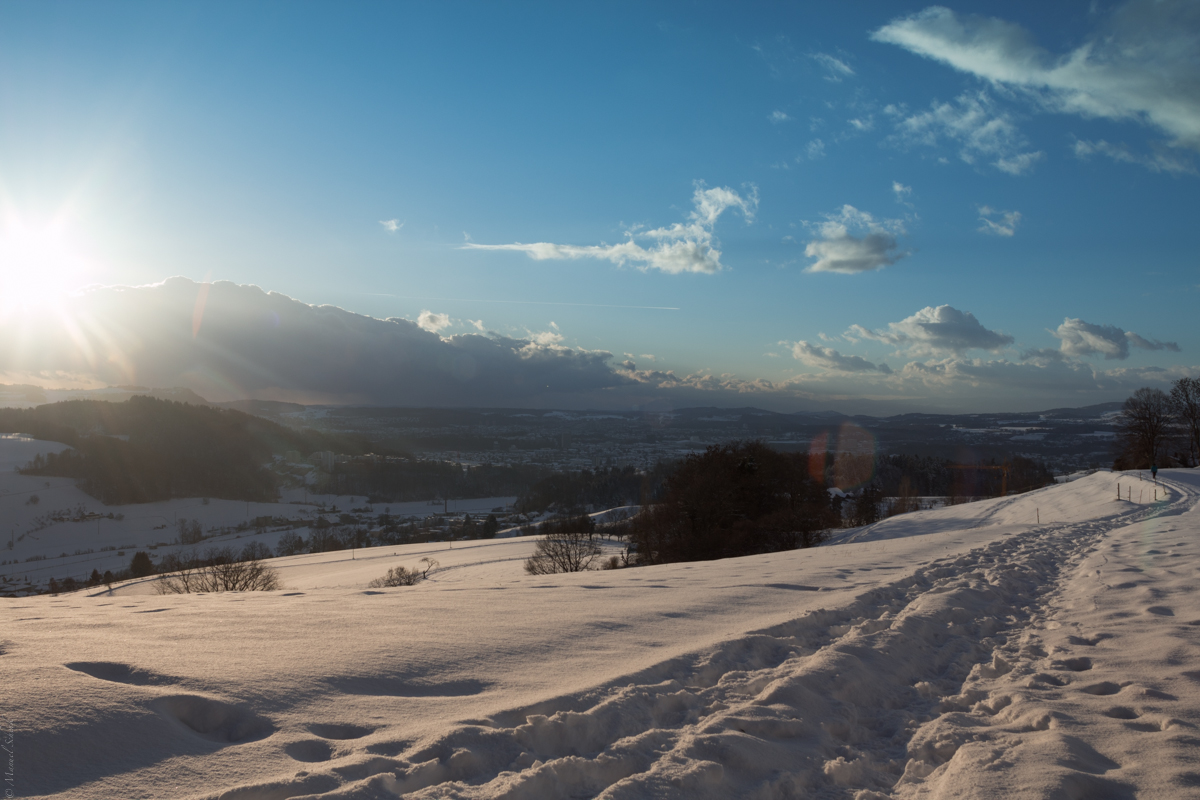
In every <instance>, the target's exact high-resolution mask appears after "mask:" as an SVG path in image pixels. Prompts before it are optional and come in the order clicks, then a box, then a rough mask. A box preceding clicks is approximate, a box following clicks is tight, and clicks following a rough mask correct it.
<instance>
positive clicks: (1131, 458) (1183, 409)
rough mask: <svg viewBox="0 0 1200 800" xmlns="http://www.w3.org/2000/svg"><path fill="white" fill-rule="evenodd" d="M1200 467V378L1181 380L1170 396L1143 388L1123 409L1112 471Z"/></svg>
mask: <svg viewBox="0 0 1200 800" xmlns="http://www.w3.org/2000/svg"><path fill="white" fill-rule="evenodd" d="M1198 465H1200V378H1179V379H1178V380H1176V381H1175V382H1174V383H1173V384H1172V385H1171V391H1170V392H1169V393H1167V392H1164V391H1162V390H1161V389H1152V388H1150V387H1148V386H1144V387H1142V388H1141V389H1138V390H1137V391H1136V392H1134V393H1133V394H1132V395H1131V396H1130V397H1129V398H1128V399H1127V400H1126V401H1125V404H1124V406H1123V407H1122V409H1121V419H1120V438H1119V439H1118V453H1117V457H1116V460H1115V461H1114V462H1113V468H1114V469H1119V470H1124V469H1147V468H1149V467H1151V466H1159V467H1193V466H1198Z"/></svg>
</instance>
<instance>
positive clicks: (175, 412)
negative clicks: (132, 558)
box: [0, 397, 368, 504]
mask: <svg viewBox="0 0 1200 800" xmlns="http://www.w3.org/2000/svg"><path fill="white" fill-rule="evenodd" d="M0 432H6V433H25V434H29V435H32V436H34V437H35V438H38V439H45V440H50V441H57V442H62V443H63V444H67V445H70V446H71V448H73V449H71V450H66V451H64V452H63V453H61V454H58V455H54V454H50V455H47V456H45V457H41V456H39V457H38V458H37V459H35V461H34V462H33V463H32V464H30V465H29V466H28V467H27V468H26V470H25V471H27V472H28V473H30V474H36V475H55V476H60V477H69V478H75V479H77V480H79V481H81V488H82V489H83V490H84V491H86V492H87V493H88V494H91V495H92V496H93V497H95V498H97V499H98V500H100V501H101V502H103V503H108V504H120V503H147V502H152V501H156V500H167V499H170V498H172V497H196V496H206V497H218V498H225V499H231V500H274V499H275V493H276V485H277V478H276V476H275V475H274V474H272V473H271V472H270V471H269V470H267V469H266V468H265V466H264V465H265V464H266V463H267V462H268V461H270V459H271V456H272V455H274V454H279V453H285V452H287V451H289V450H295V451H298V452H302V453H311V452H314V451H318V450H338V451H340V452H359V453H361V452H365V450H366V449H367V447H368V445H367V443H366V442H365V440H358V439H351V438H349V437H333V436H329V435H327V434H322V433H317V432H313V431H300V430H293V429H291V428H287V427H285V426H283V425H279V424H277V423H274V422H270V421H268V420H264V419H262V418H259V417H253V416H250V415H249V414H243V413H242V412H240V411H232V410H228V409H218V408H211V407H206V406H199V405H190V404H185V403H177V402H171V401H166V400H156V399H154V398H150V397H134V398H131V399H130V400H129V401H127V402H124V403H108V402H103V401H98V400H70V401H66V402H62V403H53V404H48V405H42V406H38V407H36V408H31V409H0Z"/></svg>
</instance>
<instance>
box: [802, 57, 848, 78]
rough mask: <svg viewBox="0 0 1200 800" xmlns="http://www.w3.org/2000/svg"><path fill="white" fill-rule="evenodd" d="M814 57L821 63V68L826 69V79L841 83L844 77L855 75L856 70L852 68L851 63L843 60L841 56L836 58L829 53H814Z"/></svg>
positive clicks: (814, 59)
mask: <svg viewBox="0 0 1200 800" xmlns="http://www.w3.org/2000/svg"><path fill="white" fill-rule="evenodd" d="M812 59H813V61H816V62H817V63H818V64H820V65H821V68H822V69H823V70H825V80H827V81H831V82H833V83H841V81H842V79H843V78H852V77H854V70H853V69H851V68H850V65H849V64H847V63H846V62H845V61H842V60H841V59H840V58H834V57H833V56H831V55H828V54H827V53H814V54H813V55H812Z"/></svg>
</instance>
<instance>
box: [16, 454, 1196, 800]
mask: <svg viewBox="0 0 1200 800" xmlns="http://www.w3.org/2000/svg"><path fill="white" fill-rule="evenodd" d="M1131 480H1134V481H1136V480H1137V479H1136V478H1133V477H1131V476H1123V475H1117V474H1112V473H1107V472H1099V473H1095V474H1093V475H1088V476H1085V477H1081V478H1079V479H1078V480H1075V481H1073V482H1071V483H1066V484H1061V485H1057V486H1053V487H1050V488H1047V489H1043V490H1040V491H1038V492H1033V493H1030V494H1026V495H1021V496H1019V497H1010V498H1003V499H998V500H992V501H985V502H980V503H973V504H969V505H961V506H953V507H949V508H944V509H937V510H934V511H923V512H916V513H914V514H909V515H905V516H901V517H897V518H894V519H891V520H887V521H885V522H882V523H879V524H877V525H875V526H871V527H869V528H866V529H860V530H857V531H850V532H847V533H846V534H844V535H842V536H841V537H840V540H839V543H838V544H836V545H833V546H826V547H821V548H816V549H812V550H802V551H793V552H788V553H782V554H776V555H770V556H755V557H749V558H740V559H730V560H726V561H718V562H709V563H696V564H682V565H672V566H664V567H653V568H641V569H628V570H617V571H605V572H590V573H582V574H574V575H558V576H550V577H546V576H540V577H534V576H529V575H526V574H525V573H524V572H523V571H522V564H521V562H522V559H524V558H525V557H526V556H527V555H528V553H529V552H530V548H531V547H532V543H531V542H530V541H529V540H527V539H501V540H493V541H488V542H474V543H455V544H454V547H453V549H452V550H451V549H450V548H449V545H448V544H438V545H409V546H403V547H386V548H374V549H371V550H360V551H358V552H357V553H355V554H353V556H352V555H351V554H349V553H347V552H345V551H343V552H337V553H323V554H314V555H305V556H295V557H292V558H288V559H279V560H277V561H276V562H273V563H277V564H278V566H279V567H280V572H281V575H282V577H283V583H284V586H285V588H284V589H282V590H280V591H277V592H270V593H253V594H242V595H230V594H223V595H188V596H177V595H173V596H158V595H154V594H139V592H150V591H152V587H151V586H150V584H148V583H143V584H130V585H127V586H123V587H121V588H119V589H118V590H116V591H115V592H114V593H112V594H110V593H108V592H103V591H101V592H95V591H93V592H92V594H93V596H86V595H85V594H84V593H76V594H70V595H63V596H60V597H57V598H52V597H31V598H22V599H5V600H0V603H3V608H4V609H5V611H6V617H5V618H6V622H7V624H6V626H5V628H6V630H5V632H4V635H3V639H4V641H3V644H2V648H3V655H2V656H0V664H3V665H4V667H5V669H4V672H3V675H4V678H5V688H6V689H7V691H6V692H5V695H4V698H5V702H4V708H3V715H0V726H2V727H3V728H4V730H3V731H0V733H3V739H4V740H6V741H7V740H8V739H9V738H11V740H12V741H11V744H8V745H6V748H8V749H11V752H12V756H11V757H10V758H11V760H10V761H7V762H5V764H4V767H5V768H4V770H3V771H4V772H5V773H11V778H12V784H6V786H11V787H12V788H13V789H14V794H15V796H19V797H28V796H57V797H72V798H89V799H90V798H143V797H145V798H229V799H230V800H268V799H270V800H283V798H301V797H303V798H315V797H322V798H345V799H347V800H349V799H350V798H392V797H397V796H402V795H403V796H412V797H417V798H501V797H503V798H514V799H516V798H574V797H605V798H650V797H655V798H657V797H678V798H727V797H759V798H785V797H846V798H856V800H877V799H878V798H883V797H897V798H960V797H965V798H970V797H978V798H985V797H986V798H1023V797H1029V798H1033V797H1037V798H1042V797H1061V798H1124V797H1172V798H1173V797H1187V796H1200V729H1198V727H1197V726H1200V597H1198V595H1197V591H1196V587H1197V583H1198V582H1200V543H1198V539H1200V508H1197V501H1198V500H1200V472H1197V471H1182V470H1181V471H1165V472H1164V473H1162V474H1160V481H1161V482H1162V483H1163V484H1164V485H1165V487H1166V488H1167V492H1166V493H1165V499H1160V500H1159V501H1158V502H1153V501H1151V500H1146V498H1147V497H1148V494H1147V492H1146V489H1147V488H1148V487H1149V488H1152V487H1151V485H1150V484H1148V483H1146V484H1142V483H1141V482H1138V483H1137V485H1135V487H1134V491H1133V497H1134V501H1133V502H1130V501H1128V500H1120V501H1118V500H1116V499H1115V498H1116V484H1117V482H1118V481H1120V482H1121V483H1122V484H1123V493H1124V486H1125V485H1128V484H1129V482H1130V481H1131ZM1139 490H1141V492H1142V495H1141V496H1142V498H1143V500H1145V502H1142V503H1140V504H1139V503H1138V502H1137V498H1138V494H1139ZM1160 498H1163V495H1162V494H1160ZM214 502H216V501H214ZM1039 519H1040V524H1038V520H1039ZM426 556H429V557H432V558H436V559H437V560H438V561H439V562H440V564H441V569H439V570H438V571H436V572H434V573H432V574H431V576H430V579H429V580H428V581H426V582H424V583H421V584H419V585H417V586H414V587H404V588H394V589H382V590H371V589H367V588H366V583H367V581H369V580H370V579H371V578H373V577H378V576H379V575H382V574H383V573H384V572H385V571H386V570H387V568H388V567H389V566H395V565H397V564H404V565H408V566H416V565H417V562H418V561H419V560H420V559H421V558H422V557H426Z"/></svg>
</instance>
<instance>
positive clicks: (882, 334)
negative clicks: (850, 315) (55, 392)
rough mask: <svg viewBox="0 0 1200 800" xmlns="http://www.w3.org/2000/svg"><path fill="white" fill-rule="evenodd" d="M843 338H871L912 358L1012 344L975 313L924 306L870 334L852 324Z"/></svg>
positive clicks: (1006, 336) (996, 347) (991, 348)
mask: <svg viewBox="0 0 1200 800" xmlns="http://www.w3.org/2000/svg"><path fill="white" fill-rule="evenodd" d="M846 336H847V338H850V337H855V338H862V339H873V340H874V341H877V342H883V343H884V344H889V345H894V346H897V347H900V348H902V349H904V350H906V351H907V352H909V353H910V354H913V355H932V354H937V353H947V352H949V353H965V352H966V351H968V350H991V351H996V350H999V349H1001V348H1003V347H1006V346H1008V345H1010V344H1012V343H1013V337H1011V336H1009V335H1007V334H1004V333H998V332H996V331H993V330H988V329H987V328H985V327H983V325H981V324H980V322H979V320H978V319H976V318H975V315H974V314H972V313H970V312H969V311H959V310H958V309H957V308H954V307H953V306H949V305H941V306H937V307H934V306H926V307H925V308H923V309H921V310H920V311H918V312H917V313H915V314H913V315H912V316H911V317H906V318H904V319H902V320H900V321H899V322H889V323H888V327H887V330H882V331H872V330H868V329H866V328H864V327H863V326H861V325H851V326H850V330H849V331H847V332H846Z"/></svg>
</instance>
